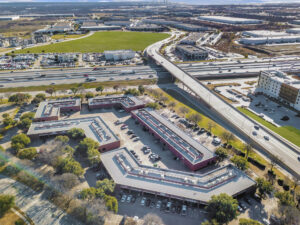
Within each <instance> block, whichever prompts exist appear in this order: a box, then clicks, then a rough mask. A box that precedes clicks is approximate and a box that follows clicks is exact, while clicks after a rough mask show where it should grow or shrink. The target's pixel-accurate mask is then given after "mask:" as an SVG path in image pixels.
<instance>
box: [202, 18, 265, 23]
mask: <svg viewBox="0 0 300 225" xmlns="http://www.w3.org/2000/svg"><path fill="white" fill-rule="evenodd" d="M198 19H200V20H205V21H209V22H215V23H226V24H231V25H249V24H261V23H262V20H257V19H245V18H238V17H228V16H200V17H198Z"/></svg>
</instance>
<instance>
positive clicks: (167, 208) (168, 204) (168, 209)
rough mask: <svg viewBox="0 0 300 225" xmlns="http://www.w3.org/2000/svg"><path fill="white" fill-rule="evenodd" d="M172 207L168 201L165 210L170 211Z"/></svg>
mask: <svg viewBox="0 0 300 225" xmlns="http://www.w3.org/2000/svg"><path fill="white" fill-rule="evenodd" d="M171 207H172V202H168V203H167V206H166V212H170V211H171Z"/></svg>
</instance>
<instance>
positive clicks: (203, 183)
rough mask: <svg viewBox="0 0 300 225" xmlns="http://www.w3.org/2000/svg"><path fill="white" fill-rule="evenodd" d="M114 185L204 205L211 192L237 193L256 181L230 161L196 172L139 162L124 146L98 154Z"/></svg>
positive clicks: (235, 194) (245, 190)
mask: <svg viewBox="0 0 300 225" xmlns="http://www.w3.org/2000/svg"><path fill="white" fill-rule="evenodd" d="M101 162H102V163H103V165H104V167H105V168H106V170H107V171H108V173H109V174H110V176H111V177H112V179H113V180H114V182H115V184H116V186H117V188H122V189H129V190H133V191H138V192H142V194H143V193H150V194H154V195H156V196H163V197H167V198H172V199H177V200H181V201H187V202H191V203H197V204H204V205H206V204H207V203H208V201H209V200H210V199H211V197H212V196H213V195H218V194H221V193H227V194H228V195H231V196H234V197H235V196H238V195H240V194H242V193H245V192H251V191H253V190H255V181H253V180H252V179H251V178H249V177H248V176H247V175H246V174H245V173H244V172H242V171H240V170H238V169H237V168H236V167H234V166H232V165H227V166H224V167H220V168H218V169H215V170H213V171H210V172H207V173H204V174H199V173H194V172H192V173H190V172H183V171H178V170H171V169H161V168H155V167H150V166H145V165H141V164H139V162H138V161H137V160H136V159H135V158H134V157H133V156H132V154H130V152H129V151H128V150H127V149H126V148H120V149H116V150H112V151H109V152H106V153H103V154H101Z"/></svg>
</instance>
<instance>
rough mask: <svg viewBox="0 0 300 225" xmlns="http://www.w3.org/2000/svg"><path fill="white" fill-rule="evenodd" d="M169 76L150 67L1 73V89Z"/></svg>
mask: <svg viewBox="0 0 300 225" xmlns="http://www.w3.org/2000/svg"><path fill="white" fill-rule="evenodd" d="M165 75H167V74H166V73H164V72H163V71H157V70H154V69H152V68H151V67H149V66H126V67H124V66H123V67H105V68H104V67H103V68H102V69H101V70H93V68H76V69H64V70H60V69H56V70H40V71H38V70H28V71H20V72H13V73H10V72H1V73H0V86H1V87H18V86H38V85H50V84H66V83H82V82H85V81H86V78H87V76H88V77H94V78H96V80H95V81H108V80H132V79H152V78H157V77H158V76H160V77H163V76H165Z"/></svg>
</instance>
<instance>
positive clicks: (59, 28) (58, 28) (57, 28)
mask: <svg viewBox="0 0 300 225" xmlns="http://www.w3.org/2000/svg"><path fill="white" fill-rule="evenodd" d="M72 30H73V26H72V24H71V23H69V22H59V23H56V24H54V25H53V26H52V25H51V26H48V27H46V28H44V29H39V30H36V31H35V33H42V34H50V33H52V34H53V33H65V32H70V31H72Z"/></svg>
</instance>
